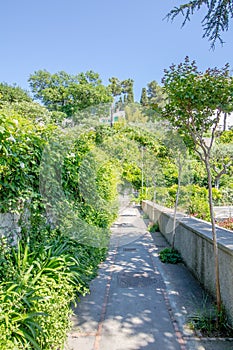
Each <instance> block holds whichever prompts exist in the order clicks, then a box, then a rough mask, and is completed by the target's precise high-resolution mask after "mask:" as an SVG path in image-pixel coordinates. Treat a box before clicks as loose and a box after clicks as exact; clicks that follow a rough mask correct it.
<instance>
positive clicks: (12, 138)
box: [7, 135, 16, 142]
mask: <svg viewBox="0 0 233 350" xmlns="http://www.w3.org/2000/svg"><path fill="white" fill-rule="evenodd" d="M7 140H9V141H12V142H16V140H15V138H14V137H13V136H12V135H11V136H10V137H8V139H7Z"/></svg>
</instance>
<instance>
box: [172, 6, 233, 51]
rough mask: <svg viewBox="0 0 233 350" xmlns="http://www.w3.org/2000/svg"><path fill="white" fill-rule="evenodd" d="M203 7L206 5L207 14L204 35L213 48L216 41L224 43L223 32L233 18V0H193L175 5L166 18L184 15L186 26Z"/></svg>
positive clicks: (204, 22)
mask: <svg viewBox="0 0 233 350" xmlns="http://www.w3.org/2000/svg"><path fill="white" fill-rule="evenodd" d="M203 7H206V14H205V16H204V18H203V19H202V27H203V30H204V34H203V37H207V38H208V39H209V41H210V42H211V48H212V49H213V48H214V47H215V43H216V41H219V42H220V43H221V44H223V43H224V42H223V39H222V33H223V32H224V31H227V30H228V28H229V22H230V20H231V19H232V18H233V1H232V0H192V1H189V2H187V3H185V4H182V5H180V6H178V7H174V8H173V9H172V10H171V11H170V12H169V13H168V14H167V16H166V18H167V19H170V20H171V21H173V20H174V18H175V17H177V16H178V15H182V16H183V17H184V21H183V23H182V26H184V25H185V24H186V22H187V21H190V18H191V16H192V15H193V14H194V13H195V12H196V11H198V10H200V9H202V8H203Z"/></svg>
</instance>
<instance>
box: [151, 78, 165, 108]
mask: <svg viewBox="0 0 233 350" xmlns="http://www.w3.org/2000/svg"><path fill="white" fill-rule="evenodd" d="M147 96H148V101H149V104H150V105H152V106H154V107H155V106H156V107H160V108H163V107H164V105H165V103H164V102H165V94H164V91H163V89H162V87H161V86H159V84H158V83H157V82H156V81H155V80H152V81H151V82H150V83H148V84H147Z"/></svg>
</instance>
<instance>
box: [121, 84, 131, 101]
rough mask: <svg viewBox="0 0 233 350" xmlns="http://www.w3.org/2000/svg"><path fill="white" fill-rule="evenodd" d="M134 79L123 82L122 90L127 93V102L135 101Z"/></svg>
mask: <svg viewBox="0 0 233 350" xmlns="http://www.w3.org/2000/svg"><path fill="white" fill-rule="evenodd" d="M133 83H134V81H133V79H126V80H123V81H122V82H121V85H122V92H123V93H124V94H125V96H126V97H125V99H124V101H126V103H133V102H134V93H133Z"/></svg>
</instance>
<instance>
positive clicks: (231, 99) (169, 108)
mask: <svg viewBox="0 0 233 350" xmlns="http://www.w3.org/2000/svg"><path fill="white" fill-rule="evenodd" d="M163 83H164V89H165V91H166V93H167V96H168V103H167V105H166V106H165V109H164V111H163V115H164V117H166V118H167V119H168V120H169V121H170V122H171V123H172V125H173V126H174V127H176V128H177V129H178V130H179V131H180V133H181V134H183V135H186V142H187V141H188V144H189V145H190V144H191V143H192V146H193V149H194V150H195V151H196V153H197V154H198V156H199V157H200V159H201V160H202V162H203V163H204V164H205V169H206V173H207V177H208V199H209V211H210V217H211V225H212V237H213V245H214V261H215V278H216V281H215V282H216V297H217V307H218V311H219V312H220V311H221V308H222V305H221V293H220V281H219V263H218V245H217V235H216V227H215V218H214V210H213V193H212V173H211V159H212V148H213V145H214V141H215V138H216V135H217V132H218V130H217V127H218V125H219V121H220V117H221V114H222V113H224V111H225V109H226V108H227V109H229V108H230V106H231V108H230V109H231V110H233V79H232V77H230V75H229V66H228V65H226V66H225V67H224V68H222V69H217V68H214V69H207V70H206V71H205V72H199V71H198V69H197V66H196V64H195V62H194V61H193V62H190V60H189V58H188V57H186V59H185V62H184V63H181V64H179V65H178V66H175V65H172V66H171V67H170V69H169V70H165V75H164V78H163ZM206 136H209V137H206ZM220 171H221V170H220Z"/></svg>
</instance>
